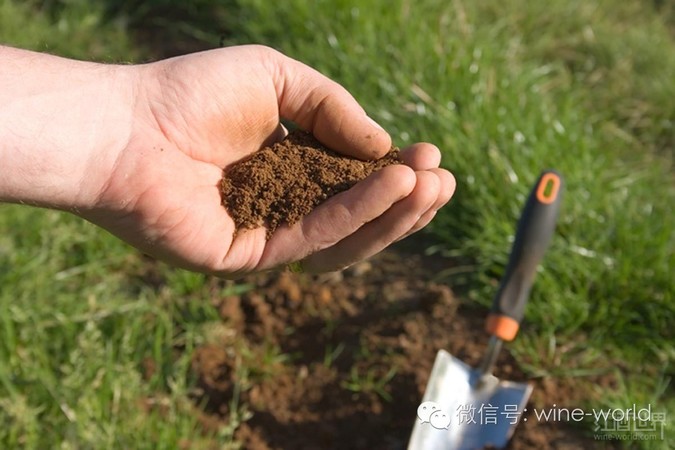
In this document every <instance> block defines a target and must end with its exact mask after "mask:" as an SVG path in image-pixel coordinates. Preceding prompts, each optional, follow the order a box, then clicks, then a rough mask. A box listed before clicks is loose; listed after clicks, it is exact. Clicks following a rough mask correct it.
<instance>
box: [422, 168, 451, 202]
mask: <svg viewBox="0 0 675 450" xmlns="http://www.w3.org/2000/svg"><path fill="white" fill-rule="evenodd" d="M429 172H431V173H433V174H434V175H436V176H437V177H438V178H439V180H440V183H441V189H440V191H439V193H438V198H437V199H436V202H435V203H434V205H433V207H432V208H433V209H434V211H437V210H439V209H440V208H442V207H443V206H444V205H445V204H446V203H448V202H449V201H450V199H451V198H452V196H453V195H455V190H456V189H457V181H456V180H455V177H454V176H453V175H452V174H451V173H450V172H449V171H447V170H445V169H438V168H437V169H431V170H429Z"/></svg>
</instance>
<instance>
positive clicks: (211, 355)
mask: <svg viewBox="0 0 675 450" xmlns="http://www.w3.org/2000/svg"><path fill="white" fill-rule="evenodd" d="M399 246H400V245H399ZM442 268H447V262H446V261H442V260H436V261H434V260H430V259H429V258H424V257H422V256H420V255H418V254H410V253H405V252H400V251H390V250H387V251H385V252H383V253H381V254H379V255H377V256H375V257H374V258H372V259H371V260H370V261H368V262H361V263H359V264H356V265H355V266H352V267H351V268H349V269H347V270H346V271H344V272H342V273H336V274H326V275H312V276H310V275H305V274H290V273H265V274H258V275H255V276H251V277H249V278H247V279H246V282H247V283H250V284H251V285H252V286H255V288H254V289H252V290H251V291H248V292H246V293H243V294H241V295H236V296H231V297H227V298H222V299H221V300H220V301H219V302H217V304H216V305H217V307H218V308H219V311H220V315H221V317H222V319H223V321H224V324H223V326H224V329H225V331H224V332H223V336H224V337H223V339H222V341H221V342H212V343H210V344H208V345H206V346H204V347H202V348H200V349H198V350H197V351H196V352H195V356H194V358H193V366H192V370H193V373H194V375H195V376H196V377H197V380H198V387H199V390H198V395H197V396H196V398H195V402H196V403H197V404H199V405H203V406H204V408H205V411H206V414H207V415H206V418H207V419H208V420H206V422H207V423H211V424H213V423H215V424H216V425H222V424H223V423H227V422H228V420H229V418H230V415H229V413H230V408H231V405H232V404H233V401H234V402H235V403H236V404H239V405H247V408H248V409H249V411H251V412H252V417H251V418H250V419H249V420H247V421H245V422H244V423H243V424H241V425H240V427H239V428H238V430H237V435H236V436H237V439H238V440H239V441H240V442H242V443H243V447H244V448H248V449H260V450H264V449H313V448H322V449H345V448H349V449H368V450H373V449H404V448H405V447H406V444H407V440H408V438H409V436H410V432H411V431H412V426H413V424H414V422H415V421H416V420H417V418H416V411H417V407H418V405H419V404H420V402H421V398H422V395H423V393H424V389H425V386H426V383H427V380H428V377H429V374H430V371H431V367H432V365H433V361H434V357H435V355H436V351H437V350H438V349H439V348H445V349H447V350H448V351H450V352H451V353H452V354H453V355H455V356H456V357H458V358H460V359H462V360H464V361H466V362H467V363H469V364H472V365H475V364H477V363H478V362H479V361H480V359H481V357H482V355H483V352H484V351H485V348H486V345H487V340H488V337H487V336H486V335H485V333H484V331H483V323H484V319H485V314H486V313H487V310H486V308H481V307H476V306H472V305H470V304H468V303H466V302H460V301H459V300H458V299H456V298H455V297H454V296H453V294H452V292H451V291H450V289H449V288H448V287H447V286H445V285H443V284H439V283H436V282H434V281H433V280H432V277H433V275H434V274H437V273H438V272H439V270H441V269H442ZM496 375H497V376H500V377H503V378H506V379H512V380H518V381H524V380H526V379H527V377H526V375H525V374H524V373H523V372H522V371H521V370H520V369H519V367H518V365H517V363H516V362H515V360H514V359H513V357H512V356H511V355H510V354H509V353H508V349H507V350H505V351H504V352H503V353H502V354H501V355H500V359H499V361H498V365H497V370H496ZM532 381H534V382H535V390H534V396H533V398H532V399H531V401H530V405H528V411H532V408H533V407H534V406H537V407H546V406H548V407H550V406H551V405H552V404H553V403H557V404H558V405H573V406H578V405H579V402H580V401H581V400H580V398H579V397H580V396H581V395H583V394H580V393H579V390H578V387H577V386H576V385H575V384H574V383H572V382H570V383H562V382H561V380H555V379H550V378H545V379H541V380H532ZM525 417H526V418H527V419H528V420H525V421H523V422H521V424H520V425H519V426H518V428H517V430H516V434H515V436H514V439H513V441H512V442H511V444H510V446H509V449H510V450H523V449H538V450H553V449H561V450H571V449H579V448H587V449H599V448H612V447H611V446H608V445H607V443H605V442H595V441H593V440H592V439H589V438H587V437H585V436H583V435H582V434H580V433H579V432H578V431H576V430H574V429H572V428H570V427H569V426H567V425H566V424H563V423H552V422H551V423H547V422H539V421H537V420H535V419H536V418H535V417H533V416H532V413H531V412H528V413H526V415H525Z"/></svg>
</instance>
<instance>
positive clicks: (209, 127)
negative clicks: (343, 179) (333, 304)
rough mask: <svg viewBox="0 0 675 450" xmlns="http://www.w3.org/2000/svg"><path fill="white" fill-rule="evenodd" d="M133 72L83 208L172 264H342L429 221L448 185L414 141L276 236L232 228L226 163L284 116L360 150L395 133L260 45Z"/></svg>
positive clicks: (255, 145)
mask: <svg viewBox="0 0 675 450" xmlns="http://www.w3.org/2000/svg"><path fill="white" fill-rule="evenodd" d="M133 69H135V70H137V71H138V77H137V78H136V79H137V82H138V85H137V101H136V105H135V110H134V115H133V116H134V118H135V120H134V126H133V130H132V132H131V134H130V138H129V142H128V145H127V146H126V147H125V148H124V149H123V150H122V151H121V152H120V154H119V156H118V157H117V163H116V164H115V166H114V168H113V170H111V172H110V176H109V179H108V180H107V181H106V188H105V189H104V190H103V191H102V193H101V195H100V197H99V198H98V200H97V204H96V205H95V207H94V208H92V209H91V210H89V211H88V212H86V213H85V217H87V218H89V219H90V220H92V221H93V222H95V223H97V224H99V225H101V226H103V227H104V228H107V229H108V230H110V231H111V232H112V233H114V234H116V235H117V236H119V237H121V238H122V239H124V240H126V241H128V242H130V243H131V244H132V245H134V246H135V247H137V248H139V249H141V250H143V251H144V252H147V253H149V254H151V255H154V256H156V257H158V258H161V259H164V260H167V261H169V262H171V263H173V264H176V265H179V266H183V267H187V268H190V269H195V270H200V271H206V272H212V273H215V274H218V275H221V276H234V275H237V274H242V273H246V272H251V271H259V270H265V269H271V268H275V267H278V266H282V265H284V264H287V263H289V262H292V261H297V260H301V259H302V260H303V267H304V269H305V270H307V271H312V272H315V271H316V272H319V271H329V270H335V269H340V268H343V267H345V266H348V265H349V264H351V263H354V262H356V261H358V260H360V259H363V258H366V257H369V256H371V255H373V254H375V253H377V252H379V251H380V250H382V249H383V248H384V247H386V246H387V245H389V244H390V243H392V242H393V241H395V240H397V239H399V238H401V237H403V236H406V235H408V234H410V233H412V232H414V231H416V230H418V229H420V228H422V227H423V226H425V225H426V224H427V223H428V222H429V221H430V220H431V219H432V218H433V216H434V214H435V211H436V210H437V209H438V208H440V207H441V206H442V205H443V204H445V203H446V202H447V201H448V200H449V199H450V197H451V195H452V193H453V190H454V179H453V177H452V175H450V173H449V172H447V171H445V170H442V169H439V168H438V165H439V163H440V152H439V151H438V149H436V148H435V147H434V146H433V145H430V144H417V145H414V146H412V147H410V148H408V149H405V150H404V151H403V152H402V156H403V158H404V161H405V162H406V164H407V166H403V165H401V166H392V167H387V168H385V169H383V170H381V171H379V172H377V173H375V174H373V175H372V176H370V177H368V178H367V179H366V180H364V181H362V182H360V183H358V184H357V185H356V186H354V187H353V188H352V189H350V190H348V191H346V192H344V193H341V194H338V195H336V196H335V197H333V198H331V199H329V200H328V201H326V202H325V203H324V204H322V205H320V206H319V207H318V208H316V209H315V210H314V211H313V212H312V213H310V214H309V215H308V216H306V217H305V218H304V219H303V220H301V221H300V222H299V223H296V224H294V225H293V226H290V227H288V226H286V227H282V228H280V229H279V230H277V231H276V232H275V233H274V234H273V235H272V237H271V238H270V239H269V240H266V238H265V230H264V229H262V228H261V229H255V230H245V231H242V232H238V233H237V234H236V236H235V235H234V223H233V221H232V219H231V218H230V216H229V215H228V213H227V211H226V210H225V209H224V208H223V206H222V204H221V197H220V195H221V194H220V181H221V178H222V173H223V169H224V168H225V167H227V166H228V165H230V164H232V163H234V162H236V161H238V160H240V159H241V158H243V157H244V156H246V155H248V154H250V153H252V152H255V151H256V150H259V149H260V148H262V147H263V146H265V145H269V144H271V143H272V142H275V141H277V140H279V139H281V138H282V137H283V136H284V135H285V130H284V128H283V127H282V126H281V125H280V118H282V117H283V118H285V119H289V120H292V121H294V122H295V123H297V124H298V125H299V126H300V127H302V128H303V129H305V130H308V131H311V132H312V133H313V134H314V135H315V136H316V137H317V138H318V139H319V140H321V141H322V142H323V143H324V144H325V145H327V146H328V147H330V148H332V149H335V150H336V151H340V152H342V153H346V154H349V155H351V156H355V157H359V158H362V159H366V158H374V157H380V156H382V155H384V154H385V153H386V152H387V151H388V150H389V148H390V146H391V140H390V138H389V136H388V135H387V133H386V132H385V131H384V130H382V129H381V128H379V126H377V125H376V124H374V122H372V121H370V120H369V119H368V118H367V116H366V114H365V112H364V111H363V109H362V108H361V107H360V106H359V105H358V104H357V103H356V101H355V100H354V99H353V98H352V97H351V95H350V94H348V93H347V91H345V90H344V89H343V88H342V87H340V86H339V85H338V84H336V83H334V82H332V81H330V80H329V79H327V78H326V77H324V76H322V75H321V74H319V73H318V72H316V71H314V70H313V69H311V68H309V67H307V66H305V65H303V64H301V63H299V62H297V61H294V60H292V59H289V58H287V57H285V56H283V55H281V54H279V53H278V52H275V51H273V50H270V49H268V48H265V47H259V46H245V47H232V48H226V49H219V50H213V51H209V52H203V53H198V54H192V55H187V56H183V57H179V58H174V59H170V60H165V61H160V62H157V63H153V64H149V65H147V66H137V67H134V68H133Z"/></svg>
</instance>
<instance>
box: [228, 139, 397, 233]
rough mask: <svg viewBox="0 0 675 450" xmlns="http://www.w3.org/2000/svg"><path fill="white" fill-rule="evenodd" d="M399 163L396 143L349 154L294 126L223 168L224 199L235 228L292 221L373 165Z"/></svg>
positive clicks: (272, 226) (270, 228) (270, 230)
mask: <svg viewBox="0 0 675 450" xmlns="http://www.w3.org/2000/svg"><path fill="white" fill-rule="evenodd" d="M400 163H402V161H401V158H400V156H399V150H398V148H396V147H392V149H391V150H390V151H389V153H387V154H386V155H385V156H384V157H382V158H380V159H378V160H375V161H361V160H359V159H355V158H350V157H347V156H344V155H340V154H338V153H335V152H333V151H332V150H329V149H328V148H326V147H324V146H323V145H322V144H321V143H320V142H319V141H318V140H316V138H314V136H312V135H311V134H310V133H307V132H305V131H301V130H296V131H292V132H291V133H289V134H288V136H287V137H286V138H285V139H284V140H283V141H281V142H277V143H276V144H274V145H272V146H271V147H265V148H263V149H262V150H260V151H258V152H256V153H254V154H252V155H251V156H250V157H248V158H246V159H244V160H242V161H240V162H238V163H236V164H234V165H232V166H230V167H229V168H228V169H226V170H225V174H224V177H223V181H222V193H223V205H224V206H225V207H226V208H227V210H228V212H229V214H230V216H231V217H232V219H234V223H235V226H236V230H237V231H239V230H242V229H253V228H258V227H260V226H264V227H265V228H267V237H268V238H269V237H270V236H271V234H272V233H273V232H274V230H276V229H277V228H278V227H279V226H281V225H282V224H284V223H285V224H288V225H293V224H294V223H296V222H297V221H299V220H300V219H301V218H302V217H304V216H306V215H307V214H309V213H310V212H311V211H312V210H313V209H314V208H316V207H317V206H318V205H319V204H320V203H322V202H323V201H325V200H326V199H328V198H330V197H332V196H333V195H335V194H337V193H339V192H342V191H346V190H347V189H349V188H350V187H352V186H353V185H354V184H356V183H357V182H358V181H360V180H362V179H364V178H366V177H367V176H368V175H370V174H371V173H373V172H374V171H376V170H379V169H381V168H383V167H385V166H389V165H391V164H400Z"/></svg>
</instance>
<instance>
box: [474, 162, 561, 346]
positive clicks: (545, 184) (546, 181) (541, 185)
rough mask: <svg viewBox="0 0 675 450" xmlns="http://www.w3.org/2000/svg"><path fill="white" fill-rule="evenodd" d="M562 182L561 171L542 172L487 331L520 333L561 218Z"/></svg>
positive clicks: (504, 337)
mask: <svg viewBox="0 0 675 450" xmlns="http://www.w3.org/2000/svg"><path fill="white" fill-rule="evenodd" d="M562 189H563V181H562V177H561V176H560V174H558V173H557V172H555V171H553V170H547V171H545V172H543V173H542V174H541V176H540V177H539V179H538V180H537V184H535V186H534V188H533V189H532V192H531V193H530V196H529V197H528V199H527V203H526V204H525V208H524V209H523V212H522V214H521V216H520V220H519V221H518V230H517V231H516V239H515V242H514V243H513V247H512V248H511V256H510V257H509V263H508V265H507V267H506V273H505V275H504V277H503V278H502V281H501V284H500V285H499V290H498V291H497V295H496V296H495V298H494V301H493V303H492V309H491V311H490V315H489V316H488V320H487V323H486V329H487V331H488V332H489V333H490V334H492V335H494V336H497V337H498V338H500V339H502V340H505V341H510V340H512V339H513V338H514V337H515V336H516V334H517V333H518V328H519V326H520V321H521V320H522V318H523V315H524V313H525V305H526V304H527V299H528V296H529V294H530V289H531V288H532V283H533V281H534V275H535V274H536V271H537V265H538V264H539V262H540V261H541V258H542V257H543V256H544V253H545V252H546V248H547V247H548V244H549V242H550V241H551V237H552V236H553V232H554V231H555V224H556V220H557V218H558V210H559V209H560V203H561V201H562V195H561V194H562Z"/></svg>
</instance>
